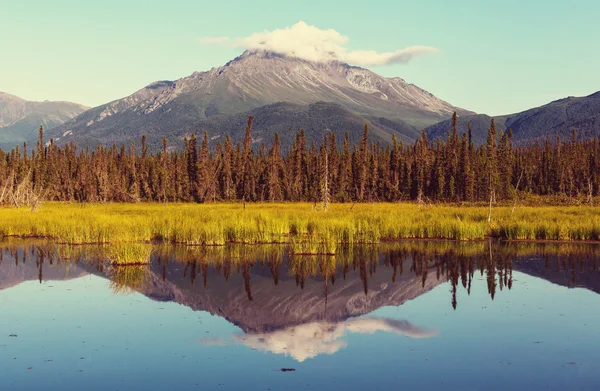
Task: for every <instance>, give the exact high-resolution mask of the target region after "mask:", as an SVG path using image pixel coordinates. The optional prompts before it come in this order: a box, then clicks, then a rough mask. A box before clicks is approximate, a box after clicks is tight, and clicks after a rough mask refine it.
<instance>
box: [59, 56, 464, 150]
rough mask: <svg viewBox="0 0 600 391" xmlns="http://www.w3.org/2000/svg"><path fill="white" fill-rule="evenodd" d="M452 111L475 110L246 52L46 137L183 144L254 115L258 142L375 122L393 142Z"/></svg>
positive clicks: (327, 67)
mask: <svg viewBox="0 0 600 391" xmlns="http://www.w3.org/2000/svg"><path fill="white" fill-rule="evenodd" d="M454 111H458V112H459V113H461V114H465V115H466V114H472V113H470V112H468V111H465V110H462V109H459V108H456V107H454V106H452V105H450V104H448V103H447V102H444V101H442V100H440V99H438V98H436V97H435V96H433V95H432V94H430V93H429V92H427V91H424V90H422V89H420V88H419V87H416V86H415V85H413V84H409V83H407V82H405V81H404V80H402V79H400V78H384V77H382V76H379V75H377V74H376V73H374V72H371V71H369V70H367V69H363V68H359V67H354V66H350V65H347V64H343V63H339V62H330V63H316V62H310V61H305V60H301V59H298V58H294V57H287V56H283V55H279V54H274V53H271V52H264V51H247V52H245V53H244V54H242V55H241V56H239V57H237V58H236V59H234V60H232V61H230V62H228V63H227V64H225V65H224V66H221V67H218V68H213V69H211V70H210V71H207V72H195V73H193V74H192V75H191V76H188V77H184V78H182V79H179V80H176V81H160V82H156V83H152V84H150V85H148V86H147V87H145V88H143V89H141V90H139V91H137V92H135V93H134V94H132V95H130V96H128V97H126V98H123V99H120V100H116V101H114V102H110V103H108V104H105V105H102V106H99V107H96V108H93V109H91V110H89V111H87V112H85V113H83V114H81V115H79V116H78V117H76V118H74V119H72V120H70V121H68V122H66V123H64V124H63V125H61V126H59V127H57V128H55V129H53V130H52V131H51V132H50V133H49V137H53V138H55V139H56V140H57V141H58V142H59V143H64V142H74V143H76V144H81V145H94V144H106V143H112V142H117V143H129V142H131V141H138V140H139V138H140V137H141V135H142V134H145V135H147V137H148V141H149V144H150V145H159V144H160V140H161V138H162V137H163V136H167V137H168V138H169V139H170V141H171V143H174V144H179V145H181V143H182V140H183V137H184V136H185V135H189V134H190V133H192V132H195V133H202V132H203V131H204V130H206V131H208V132H209V136H210V137H211V138H215V137H219V136H222V135H223V133H224V132H225V131H227V132H229V133H230V134H231V135H232V137H234V139H236V137H237V135H241V137H243V132H244V127H245V122H246V121H247V117H248V116H249V115H255V116H256V119H257V122H256V127H255V129H256V131H257V133H256V135H259V136H258V137H255V140H254V141H255V142H258V141H259V139H260V138H261V137H260V134H261V132H263V133H264V135H265V136H267V135H268V136H269V137H270V136H271V134H272V133H273V132H275V131H279V132H282V133H284V132H285V135H284V134H282V136H283V138H284V139H285V138H286V137H287V138H288V139H291V135H290V134H289V133H291V132H295V131H296V130H299V129H300V128H301V127H305V130H306V132H307V136H308V138H309V140H310V139H313V140H316V141H321V139H322V134H323V132H324V131H325V129H326V128H329V129H330V130H331V131H333V132H334V133H336V134H337V135H338V137H339V136H343V133H344V132H345V131H349V132H362V128H363V126H364V123H365V122H370V123H371V124H372V126H373V130H374V132H373V134H374V139H376V140H387V141H389V140H391V137H392V135H393V134H396V135H397V136H398V137H400V138H403V139H406V140H413V139H414V138H415V137H416V135H418V134H419V129H421V128H422V127H423V126H427V125H431V124H433V123H436V122H439V121H440V120H442V119H444V118H448V117H449V116H451V115H452V113H453V112H454ZM242 119H243V120H242ZM263 125H264V126H265V127H263V128H261V126H263ZM355 128H356V129H355ZM237 139H238V140H239V137H237ZM266 141H267V142H270V141H271V140H266Z"/></svg>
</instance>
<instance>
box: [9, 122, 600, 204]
mask: <svg viewBox="0 0 600 391" xmlns="http://www.w3.org/2000/svg"><path fill="white" fill-rule="evenodd" d="M252 120H253V117H250V118H249V120H248V125H247V128H246V134H245V139H244V142H243V143H237V144H235V145H234V143H233V141H232V139H231V138H230V137H229V136H226V137H225V141H224V143H221V142H220V141H219V142H217V143H216V144H215V145H210V141H209V138H208V135H207V133H204V135H203V137H202V139H201V140H198V139H197V138H196V136H195V135H192V136H191V137H190V138H189V139H186V140H185V150H184V151H181V152H176V151H170V149H169V147H168V143H167V140H166V139H163V147H162V150H161V151H159V152H157V153H151V152H150V151H149V149H148V146H147V144H146V139H145V137H143V138H142V140H141V145H140V148H139V150H138V148H137V147H136V145H135V144H132V145H131V146H130V147H129V148H126V147H125V146H121V147H117V146H116V145H112V146H111V147H103V146H99V147H97V148H96V149H93V150H90V149H84V150H81V149H78V148H77V147H76V146H74V145H65V146H58V145H56V144H55V143H54V142H53V141H52V140H51V141H50V142H49V143H48V144H44V140H43V129H42V128H40V137H39V140H38V143H37V146H36V147H35V149H33V150H28V148H27V145H26V144H25V145H23V146H22V148H18V147H17V148H15V149H13V150H12V151H10V152H5V151H2V150H0V203H2V202H4V203H7V202H11V198H12V197H8V194H15V192H17V191H18V190H19V189H22V188H24V187H27V188H29V189H31V192H32V193H34V194H36V195H37V197H40V198H43V199H46V200H61V201H80V202H108V201H160V202H174V201H186V202H187V201H193V202H207V201H220V200H243V201H248V202H251V201H310V202H329V201H334V202H354V201H356V202H367V201H368V202H372V201H373V202H374V201H399V200H419V201H425V200H430V201H432V202H439V201H448V202H455V201H459V202H461V201H468V202H477V201H486V202H488V201H495V200H506V199H512V198H513V197H514V196H515V191H517V190H518V191H524V192H527V193H531V194H535V195H556V194H561V195H565V196H569V197H584V198H586V197H587V198H589V199H590V200H591V199H592V198H593V197H594V196H596V195H598V192H599V190H600V182H599V179H600V178H599V168H600V143H599V140H598V139H597V138H595V139H592V140H582V141H578V140H577V138H576V134H575V132H573V138H572V139H571V140H568V142H566V143H563V142H562V141H561V140H560V139H557V140H552V142H549V141H546V142H545V143H542V144H539V143H538V144H533V145H529V146H522V147H515V146H514V145H513V140H512V132H511V131H510V129H509V130H508V132H506V133H504V132H502V131H500V132H499V131H497V130H496V127H495V124H494V121H493V120H492V122H491V125H490V128H489V131H488V138H487V143H486V144H485V145H482V146H476V145H474V144H473V142H472V140H471V130H470V127H469V132H468V134H462V135H460V136H459V135H458V133H457V130H456V120H457V117H456V114H455V115H454V116H453V121H452V123H453V125H452V128H451V129H450V130H449V132H448V136H447V138H446V140H445V141H440V140H436V141H434V142H431V141H430V140H428V139H427V136H426V134H425V132H423V134H422V136H421V137H420V138H419V139H418V140H416V141H415V142H414V143H413V144H409V145H405V144H403V143H398V142H397V141H396V139H395V138H394V140H393V142H392V143H391V144H380V143H373V142H369V139H368V136H369V134H368V132H369V130H368V126H366V125H365V129H364V135H363V137H362V139H361V141H360V143H359V145H355V146H351V145H350V143H349V140H348V135H347V134H346V137H345V138H344V140H342V142H341V143H339V144H341V147H340V145H338V140H336V137H335V135H334V134H333V133H331V132H328V133H326V134H325V135H324V136H323V142H322V143H321V144H320V145H316V143H314V142H313V143H311V144H310V145H309V144H308V143H307V138H306V134H305V132H304V131H303V130H300V131H299V132H298V133H297V134H296V137H295V141H294V143H293V145H292V146H291V148H289V150H288V151H286V152H283V151H282V148H281V145H280V141H279V137H278V135H277V134H276V135H275V138H274V140H273V143H272V145H271V146H270V147H269V148H267V146H265V145H264V144H262V145H261V146H260V148H258V149H256V150H255V149H253V147H252Z"/></svg>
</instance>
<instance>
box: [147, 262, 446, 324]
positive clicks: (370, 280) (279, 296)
mask: <svg viewBox="0 0 600 391" xmlns="http://www.w3.org/2000/svg"><path fill="white" fill-rule="evenodd" d="M405 262H407V263H408V261H405ZM285 264H286V262H283V263H282V264H279V265H278V266H276V269H274V268H273V267H271V266H269V265H267V264H261V263H255V264H254V265H251V264H243V265H239V266H237V267H236V272H235V273H232V274H231V275H230V276H229V277H228V280H226V278H225V276H224V275H223V274H224V273H223V271H221V272H220V275H219V274H218V272H217V271H216V269H215V268H212V267H205V268H202V266H201V265H196V266H195V264H192V265H185V264H181V263H177V262H169V263H168V264H166V265H162V266H161V265H157V264H153V265H152V267H151V270H152V272H151V275H150V277H149V279H148V280H147V281H146V284H145V286H144V287H143V288H141V290H140V291H141V292H142V293H144V294H145V295H147V296H148V297H151V298H153V299H155V300H164V301H175V302H177V303H180V304H183V305H186V306H188V307H190V308H192V309H194V310H203V311H208V312H210V313H211V314H213V315H218V316H222V317H224V318H226V319H227V320H229V321H230V322H232V323H234V324H235V325H237V326H239V327H240V328H241V329H242V330H244V331H245V332H265V331H270V330H276V329H281V328H284V327H289V326H293V325H298V324H305V323H310V322H317V321H327V322H341V321H344V320H346V319H348V318H350V317H355V316H359V315H364V314H368V313H370V312H372V311H375V310H376V309H378V308H381V307H383V306H399V305H402V304H403V303H404V302H406V301H407V300H412V299H414V298H416V297H418V296H420V295H422V294H424V293H426V292H428V291H429V290H431V289H432V288H434V287H436V286H437V285H439V284H441V283H443V282H444V281H443V280H441V279H440V280H438V279H436V278H430V279H428V280H427V281H425V283H424V284H423V282H422V279H421V277H419V276H417V275H415V273H409V272H408V270H409V269H410V265H408V264H406V265H404V267H405V268H406V270H407V272H406V273H403V274H401V275H398V276H397V278H396V281H395V282H392V279H391V277H392V274H393V270H392V268H390V267H385V266H383V265H377V264H375V263H371V264H367V263H363V265H362V266H361V265H357V267H356V270H352V266H350V267H349V269H350V270H346V275H345V277H344V268H337V270H336V271H335V275H334V274H333V273H332V275H331V276H328V278H327V279H325V278H324V277H322V276H319V277H308V278H306V279H305V281H304V282H303V286H302V284H301V282H300V281H298V279H297V277H296V276H295V275H294V274H293V272H291V271H290V270H289V268H288V267H287V266H286V265H285ZM186 266H187V268H188V270H187V272H186V271H185V269H186ZM238 267H239V272H237V268H238ZM190 269H191V270H190ZM194 273H198V274H199V275H198V276H195V275H194ZM365 291H366V293H365Z"/></svg>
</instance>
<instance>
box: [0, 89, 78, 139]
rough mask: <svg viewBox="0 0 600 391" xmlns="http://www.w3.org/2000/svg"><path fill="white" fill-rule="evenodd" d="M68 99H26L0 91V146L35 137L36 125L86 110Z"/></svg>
mask: <svg viewBox="0 0 600 391" xmlns="http://www.w3.org/2000/svg"><path fill="white" fill-rule="evenodd" d="M87 109H88V107H86V106H83V105H79V104H77V103H71V102H49V101H44V102H30V101H26V100H24V99H21V98H19V97H17V96H14V95H10V94H7V93H5V92H0V148H5V149H9V148H13V147H14V146H15V145H17V144H21V143H23V141H29V140H33V139H35V138H36V137H37V132H38V129H39V127H40V125H43V126H44V127H45V128H46V129H50V128H54V127H56V126H58V125H60V124H62V123H63V122H65V121H67V120H70V119H71V118H74V117H76V116H78V115H79V114H81V113H82V112H84V111H86V110H87Z"/></svg>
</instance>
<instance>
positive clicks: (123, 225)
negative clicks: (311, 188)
mask: <svg viewBox="0 0 600 391" xmlns="http://www.w3.org/2000/svg"><path fill="white" fill-rule="evenodd" d="M511 209H512V208H511V207H495V208H494V209H493V210H492V219H491V222H488V209H487V208H486V207H469V206H460V207H456V206H449V205H435V206H425V207H421V208H419V207H418V206H417V205H415V204H399V203H394V204H389V203H376V204H355V205H350V204H333V205H330V207H329V209H328V210H326V211H324V210H318V209H315V208H314V207H313V204H308V203H287V204H268V203H263V204H247V205H246V208H244V207H243V206H242V205H240V204H200V205H199V204H167V205H163V204H145V203H138V204H81V205H80V204H62V203H45V204H43V205H42V207H40V208H39V209H38V210H37V211H35V212H31V211H29V210H28V209H15V208H0V238H1V237H9V236H15V237H45V238H51V239H53V240H55V241H57V242H60V243H68V244H90V243H96V244H98V243H112V244H115V243H142V242H155V243H180V244H186V245H203V246H215V245H217V246H220V245H224V244H227V243H243V244H262V243H277V244H278V243H287V244H289V245H290V246H291V248H292V251H293V252H294V253H297V254H315V253H320V254H334V253H336V251H337V248H338V246H339V245H341V244H361V243H379V242H384V241H390V240H399V239H451V240H480V239H485V238H486V237H493V238H498V239H504V240H551V241H598V240H600V208H596V207H588V206H573V207H549V206H540V207H519V208H517V209H516V211H515V212H514V213H512V211H511ZM133 258H134V259H135V258H136V257H135V256H134V257H133Z"/></svg>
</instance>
